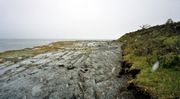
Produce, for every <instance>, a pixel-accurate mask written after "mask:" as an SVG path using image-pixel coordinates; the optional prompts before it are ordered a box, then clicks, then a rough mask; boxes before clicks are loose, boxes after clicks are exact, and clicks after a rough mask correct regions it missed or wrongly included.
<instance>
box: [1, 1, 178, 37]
mask: <svg viewBox="0 0 180 99" xmlns="http://www.w3.org/2000/svg"><path fill="white" fill-rule="evenodd" d="M179 10H180V0H0V38H59V39H117V38H119V37H120V36H122V35H123V34H125V33H127V32H130V31H134V30H137V29H139V26H140V25H142V24H150V25H157V24H163V23H165V22H166V20H167V19H168V18H172V19H173V20H174V21H180V11H179Z"/></svg>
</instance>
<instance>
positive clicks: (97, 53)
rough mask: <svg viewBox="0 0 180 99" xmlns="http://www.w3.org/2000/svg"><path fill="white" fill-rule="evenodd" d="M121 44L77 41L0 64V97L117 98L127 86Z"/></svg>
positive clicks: (50, 98)
mask: <svg viewBox="0 0 180 99" xmlns="http://www.w3.org/2000/svg"><path fill="white" fill-rule="evenodd" d="M120 47H121V46H120V45H119V44H116V43H112V42H111V41H79V42H76V43H74V44H73V45H72V46H70V47H67V48H61V49H59V50H58V51H54V52H48V53H45V54H40V55H37V56H35V57H31V58H28V59H25V60H23V61H20V62H18V63H16V64H11V63H9V64H7V63H5V64H1V65H0V99H71V98H72V99H115V98H116V99H117V97H118V95H119V93H120V90H121V89H123V88H126V87H127V83H126V82H127V80H126V79H125V78H118V77H117V76H118V74H119V71H120V70H121V65H120V60H121V48H120Z"/></svg>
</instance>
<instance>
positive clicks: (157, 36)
mask: <svg viewBox="0 0 180 99" xmlns="http://www.w3.org/2000/svg"><path fill="white" fill-rule="evenodd" d="M179 28H180V22H176V23H173V22H167V23H166V24H163V25H157V26H153V27H148V28H142V29H140V30H137V31H135V32H131V33H127V34H125V35H124V36H122V37H121V38H119V39H118V40H117V41H118V42H122V43H123V46H122V48H123V50H124V60H128V61H129V62H132V63H133V68H138V69H141V73H140V74H139V75H138V76H137V78H136V79H135V81H134V82H135V83H136V84H140V85H143V86H144V88H146V89H147V90H148V91H151V92H152V93H155V94H157V95H158V97H159V98H180V29H179ZM157 61H158V62H159V68H158V69H157V70H156V71H155V72H152V65H153V64H154V63H155V62H157Z"/></svg>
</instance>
